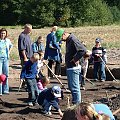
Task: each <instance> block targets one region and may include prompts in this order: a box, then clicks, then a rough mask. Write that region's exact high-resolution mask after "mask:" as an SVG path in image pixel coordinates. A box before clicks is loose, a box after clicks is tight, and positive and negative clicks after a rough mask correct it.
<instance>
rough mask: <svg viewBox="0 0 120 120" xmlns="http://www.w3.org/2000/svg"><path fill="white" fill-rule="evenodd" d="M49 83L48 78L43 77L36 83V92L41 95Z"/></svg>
mask: <svg viewBox="0 0 120 120" xmlns="http://www.w3.org/2000/svg"><path fill="white" fill-rule="evenodd" d="M49 83H50V80H49V78H48V77H46V76H43V77H41V79H38V81H37V87H38V92H39V93H41V92H42V91H43V90H45V89H47V85H48V84H49Z"/></svg>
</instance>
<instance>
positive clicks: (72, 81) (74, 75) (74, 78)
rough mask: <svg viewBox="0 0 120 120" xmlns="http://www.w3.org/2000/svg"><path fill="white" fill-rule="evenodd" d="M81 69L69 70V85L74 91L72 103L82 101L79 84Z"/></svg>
mask: <svg viewBox="0 0 120 120" xmlns="http://www.w3.org/2000/svg"><path fill="white" fill-rule="evenodd" d="M79 76H80V69H77V70H73V69H72V70H67V78H68V87H69V89H70V91H71V93H72V103H73V104H77V103H80V102H81V92H80V85H79Z"/></svg>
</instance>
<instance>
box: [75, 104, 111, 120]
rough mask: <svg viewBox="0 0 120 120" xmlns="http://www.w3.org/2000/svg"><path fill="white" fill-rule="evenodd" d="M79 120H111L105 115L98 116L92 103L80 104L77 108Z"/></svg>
mask: <svg viewBox="0 0 120 120" xmlns="http://www.w3.org/2000/svg"><path fill="white" fill-rule="evenodd" d="M76 117H77V120H110V118H109V117H108V116H107V115H105V114H103V115H101V114H98V113H97V112H96V111H95V110H94V108H93V107H92V105H91V104H90V103H80V104H79V105H78V106H77V107H76Z"/></svg>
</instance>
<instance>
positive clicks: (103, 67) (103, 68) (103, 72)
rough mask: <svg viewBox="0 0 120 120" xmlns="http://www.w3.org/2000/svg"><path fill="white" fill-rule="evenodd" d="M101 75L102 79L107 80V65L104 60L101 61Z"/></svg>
mask: <svg viewBox="0 0 120 120" xmlns="http://www.w3.org/2000/svg"><path fill="white" fill-rule="evenodd" d="M100 76H101V80H106V74H105V65H104V63H103V62H101V63H100Z"/></svg>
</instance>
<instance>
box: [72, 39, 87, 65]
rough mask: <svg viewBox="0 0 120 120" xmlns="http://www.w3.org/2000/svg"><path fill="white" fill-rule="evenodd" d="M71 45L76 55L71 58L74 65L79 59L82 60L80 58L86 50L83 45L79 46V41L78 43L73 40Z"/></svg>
mask: <svg viewBox="0 0 120 120" xmlns="http://www.w3.org/2000/svg"><path fill="white" fill-rule="evenodd" d="M73 45H74V47H75V49H76V51H77V52H76V54H75V55H74V56H73V60H72V61H73V62H74V63H76V62H78V61H79V59H81V58H82V56H83V55H84V54H85V53H86V48H85V46H84V45H83V44H81V42H80V41H78V40H76V41H75V40H74V41H73Z"/></svg>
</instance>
